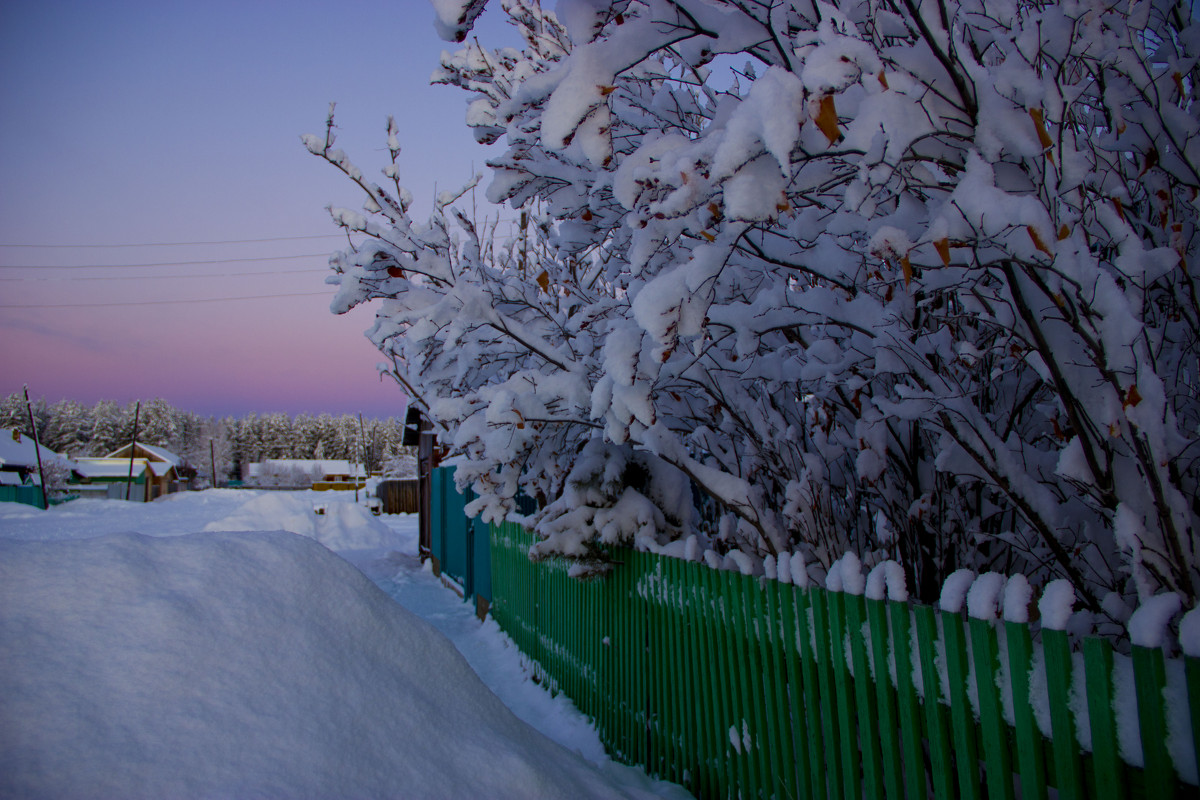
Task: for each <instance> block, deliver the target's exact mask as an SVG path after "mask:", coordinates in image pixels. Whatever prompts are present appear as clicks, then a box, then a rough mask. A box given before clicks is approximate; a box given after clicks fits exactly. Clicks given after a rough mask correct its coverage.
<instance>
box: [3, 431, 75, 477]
mask: <svg viewBox="0 0 1200 800" xmlns="http://www.w3.org/2000/svg"><path fill="white" fill-rule="evenodd" d="M13 434H14V429H13V428H0V466H2V467H5V468H7V469H14V468H17V467H26V468H29V469H37V453H38V451H37V449H35V448H34V444H33V439H31V438H29V437H28V436H26V435H25V434H23V433H17V434H16V436H17V438H15V439H14V438H13ZM39 447H40V448H41V451H42V461H43V462H45V461H48V460H50V459H54V460H57V461H67V462H68V463H69V459H68V458H67V457H66V456H63V455H59V454H58V453H56V452H54V451H53V450H51V449H50V448H49V447H41V446H40V445H39Z"/></svg>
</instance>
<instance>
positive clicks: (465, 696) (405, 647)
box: [0, 531, 649, 798]
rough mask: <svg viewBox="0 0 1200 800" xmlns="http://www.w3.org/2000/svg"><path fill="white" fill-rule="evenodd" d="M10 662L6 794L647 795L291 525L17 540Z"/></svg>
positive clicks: (4, 559) (4, 709)
mask: <svg viewBox="0 0 1200 800" xmlns="http://www.w3.org/2000/svg"><path fill="white" fill-rule="evenodd" d="M0 663H3V664H4V669H3V670H0V720H2V721H4V724H2V725H0V796H6V797H7V796H35V797H55V798H64V797H65V798H70V797H151V796H153V797H168V796H169V797H197V796H227V797H232V796H237V797H250V796H255V797H260V796H271V797H276V796H284V797H383V796H393V797H394V796H403V797H493V798H499V797H520V798H526V797H539V798H549V797H564V798H566V797H571V798H577V797H616V796H638V795H639V794H640V792H639V791H638V790H637V789H635V788H631V787H630V786H620V787H618V786H616V785H614V784H612V783H611V782H608V781H607V780H606V779H605V778H603V777H601V775H600V774H599V773H598V772H597V771H596V769H595V768H593V767H592V766H591V765H589V764H587V763H586V762H584V761H583V760H582V759H581V758H580V757H578V756H577V755H575V754H573V753H570V752H568V751H566V750H565V749H563V748H562V747H560V746H559V745H556V744H554V743H553V742H551V741H549V740H548V739H546V738H545V737H543V736H542V735H541V734H539V733H537V732H536V731H534V730H533V729H531V728H529V727H528V726H526V725H525V724H523V723H521V722H520V721H518V720H517V719H516V718H515V717H514V716H513V715H512V714H511V712H509V710H508V709H507V708H505V707H504V706H503V705H502V704H501V703H500V702H499V701H498V700H497V699H496V697H495V696H494V695H492V694H491V693H490V692H489V691H488V690H487V689H486V688H485V687H484V686H483V685H482V684H481V683H480V682H479V679H478V678H477V677H476V675H475V674H474V673H473V672H472V671H471V669H470V668H469V667H468V666H467V664H466V663H465V662H464V661H463V659H462V657H461V656H460V655H459V654H458V652H457V651H456V650H455V649H454V648H453V646H451V645H450V644H449V643H448V642H447V641H446V640H445V639H444V638H443V637H442V636H441V635H440V634H438V633H437V632H436V631H434V630H433V629H432V628H430V627H429V626H428V625H427V624H426V623H425V622H423V621H421V620H419V619H417V618H416V617H414V616H413V615H411V614H410V613H408V612H407V611H405V610H404V609H403V608H401V607H400V606H398V605H397V604H395V603H394V602H392V600H391V599H389V598H388V597H387V596H386V595H385V594H384V593H383V592H381V591H380V590H379V589H378V588H376V587H375V585H374V584H372V583H371V582H370V581H369V580H368V579H367V578H366V577H364V576H363V575H362V574H361V573H360V572H359V571H357V570H356V569H354V568H353V567H352V566H350V565H349V564H348V563H346V562H345V561H343V560H342V559H340V558H338V557H337V556H335V555H333V554H332V553H330V552H329V550H327V549H326V548H324V547H322V546H320V545H318V544H317V543H316V542H315V541H313V540H312V539H311V538H307V537H302V536H295V535H292V534H290V533H286V532H281V531H276V532H260V533H237V534H230V533H217V532H214V533H205V534H194V535H180V536H174V537H151V536H143V535H140V534H128V533H126V534H110V535H104V536H99V537H96V538H89V539H77V540H68V541H28V542H26V541H18V540H14V539H0ZM14 723H16V724H14ZM645 796H649V795H648V794H646V795H645Z"/></svg>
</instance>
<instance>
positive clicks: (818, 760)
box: [795, 589, 829, 797]
mask: <svg viewBox="0 0 1200 800" xmlns="http://www.w3.org/2000/svg"><path fill="white" fill-rule="evenodd" d="M813 594H814V590H812V589H803V590H800V591H798V592H796V595H795V599H796V617H797V618H798V619H799V620H800V644H801V648H802V649H801V660H800V667H801V672H802V673H803V675H804V697H805V701H804V715H805V722H806V723H807V726H808V734H809V736H811V737H814V739H815V738H816V737H817V736H818V735H820V736H824V735H825V734H826V733H827V732H826V730H825V726H824V721H825V719H826V716H825V714H823V713H822V712H823V711H825V710H827V709H826V705H827V704H826V702H825V700H824V698H826V697H828V694H826V689H827V688H828V687H827V686H826V684H825V683H824V678H823V677H822V675H823V672H822V663H823V662H824V661H825V659H824V658H822V657H821V655H820V654H819V652H818V651H819V648H820V645H821V639H820V636H819V635H818V633H817V630H816V622H815V619H816V610H815V609H814V608H813V600H812V598H813ZM810 610H811V611H812V614H813V619H812V620H810V619H809V611H810ZM824 741H829V740H828V739H825V740H824ZM825 756H826V751H825V749H824V748H819V747H810V748H809V749H808V763H809V772H808V774H809V785H810V787H811V789H812V796H813V797H827V796H828V795H827V794H826V778H827V777H828V772H829V770H828V767H827V762H826V760H825Z"/></svg>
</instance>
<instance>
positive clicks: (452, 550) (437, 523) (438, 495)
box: [429, 467, 492, 601]
mask: <svg viewBox="0 0 1200 800" xmlns="http://www.w3.org/2000/svg"><path fill="white" fill-rule="evenodd" d="M474 499H475V496H474V493H473V492H471V491H470V490H468V491H467V493H466V494H462V493H460V492H459V491H458V489H457V488H456V487H455V485H454V468H453V467H437V468H436V469H434V470H433V477H432V481H431V487H430V506H431V507H430V518H431V530H430V546H429V549H430V552H431V553H432V554H433V556H434V558H436V559H437V563H438V568H439V569H440V570H441V572H442V574H443V575H446V576H448V577H450V578H453V579H454V580H455V581H457V582H459V583H460V584H462V587H463V596H464V597H468V598H470V597H482V598H484V599H485V600H489V601H490V600H491V598H492V562H491V542H490V536H489V533H488V526H487V525H486V524H484V523H482V522H480V521H479V520H477V519H471V518H469V517H468V516H467V515H466V512H465V510H464V509H465V508H466V505H467V503H469V502H471V501H472V500H474Z"/></svg>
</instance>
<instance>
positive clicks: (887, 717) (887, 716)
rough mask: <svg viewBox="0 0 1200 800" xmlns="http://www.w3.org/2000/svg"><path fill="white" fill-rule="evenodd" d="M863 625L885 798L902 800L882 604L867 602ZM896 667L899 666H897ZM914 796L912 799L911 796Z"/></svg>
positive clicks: (898, 739) (897, 731)
mask: <svg viewBox="0 0 1200 800" xmlns="http://www.w3.org/2000/svg"><path fill="white" fill-rule="evenodd" d="M865 602H866V607H867V624H868V626H869V628H870V631H871V654H870V655H871V659H872V663H873V664H874V666H875V709H876V713H877V714H878V716H877V719H878V720H879V724H878V726H877V728H876V736H877V738H878V740H879V744H880V747H881V749H882V752H881V765H882V767H883V783H882V785H881V788H882V790H883V795H882V796H885V797H895V798H902V797H904V761H903V757H902V755H901V751H900V742H901V741H902V734H901V732H900V730H901V728H900V720H899V717H898V716H897V709H896V691H895V689H894V688H893V686H892V680H891V676H890V675H889V672H890V670H889V668H888V641H889V639H890V637H889V635H888V620H887V606H886V604H885V603H884V601H883V600H873V599H868V600H866V601H865ZM897 666H899V665H898V664H897ZM914 796H915V795H914Z"/></svg>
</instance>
